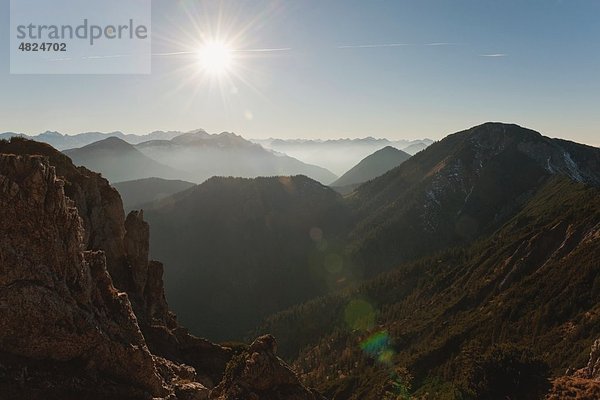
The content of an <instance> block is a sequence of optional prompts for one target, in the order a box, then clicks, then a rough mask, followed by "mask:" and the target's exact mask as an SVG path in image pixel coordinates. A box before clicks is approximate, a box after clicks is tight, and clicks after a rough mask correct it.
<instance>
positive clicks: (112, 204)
mask: <svg viewBox="0 0 600 400" xmlns="http://www.w3.org/2000/svg"><path fill="white" fill-rule="evenodd" d="M0 221H1V224H0V392H2V393H3V394H4V393H6V394H7V397H8V398H15V399H17V398H44V399H48V398H60V399H70V398H98V399H101V398H115V397H116V398H125V399H127V398H150V397H158V398H169V399H188V398H189V399H201V398H207V397H208V395H209V391H210V388H212V387H214V386H215V385H216V384H217V383H218V382H219V381H220V380H221V378H222V376H223V372H224V370H225V366H226V364H227V363H228V361H229V360H230V359H231V357H232V356H233V353H234V352H233V351H232V350H231V349H229V348H225V347H221V346H218V345H215V344H213V343H210V342H208V341H206V340H203V339H200V338H196V337H194V336H192V335H190V334H189V333H188V332H187V330H186V329H185V328H183V327H181V326H179V325H178V323H177V321H176V318H175V316H174V315H173V314H172V313H170V312H169V310H168V306H167V302H166V299H165V296H164V291H163V283H162V273H163V266H162V264H161V263H159V262H157V261H152V260H149V259H148V247H149V245H148V239H149V238H148V236H149V228H148V224H147V223H146V222H144V220H143V213H142V212H132V213H130V214H129V215H128V216H127V218H125V216H124V213H123V206H122V204H121V200H120V196H119V194H118V193H117V192H116V191H115V190H114V189H113V188H111V187H110V185H109V184H108V182H107V181H106V180H105V179H103V178H102V177H101V176H100V175H99V174H95V173H93V172H90V171H88V170H86V169H85V168H76V167H74V166H73V165H72V163H71V162H70V160H69V159H68V158H67V157H66V156H64V155H62V154H61V153H59V152H58V151H56V150H54V149H53V148H51V147H50V146H48V145H44V144H40V143H36V142H32V141H27V140H23V139H12V140H11V141H10V142H6V141H0ZM188 365H189V366H188ZM278 368H280V366H278V365H274V369H275V371H277V369H278ZM221 387H222V386H221ZM223 398H224V399H228V398H230V397H227V396H226V397H223ZM275 398H286V397H275Z"/></svg>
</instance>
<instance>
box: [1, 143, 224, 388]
mask: <svg viewBox="0 0 600 400" xmlns="http://www.w3.org/2000/svg"><path fill="white" fill-rule="evenodd" d="M1 153H8V154H15V155H30V154H37V155H42V156H45V157H47V158H48V162H49V165H51V166H53V167H54V169H55V171H56V175H57V176H58V177H60V178H61V179H62V181H63V188H64V193H65V195H66V197H68V199H70V200H72V204H73V206H74V207H75V208H76V212H77V213H78V214H79V216H80V217H81V222H82V226H83V229H82V236H83V249H84V250H90V251H103V253H104V256H105V258H106V267H107V270H108V273H109V275H110V277H111V278H112V281H113V284H114V286H115V288H117V290H119V291H121V292H125V293H127V295H128V297H129V300H130V301H131V305H132V307H133V311H134V313H135V315H136V318H137V320H138V323H139V327H140V328H141V331H142V334H143V335H144V336H145V338H146V342H147V344H148V347H149V348H150V350H151V351H152V352H153V353H154V354H157V355H160V356H163V357H166V358H169V359H171V360H173V361H176V362H180V363H182V362H185V363H186V364H189V365H191V366H193V367H194V368H196V370H197V372H198V374H200V375H202V376H204V377H205V379H206V378H207V379H206V380H207V381H208V382H210V381H212V382H218V381H219V379H220V377H221V376H222V374H223V371H224V369H225V365H226V364H227V362H228V361H229V359H230V358H231V356H232V353H231V351H230V350H229V349H227V348H223V347H221V346H217V345H214V344H212V343H210V342H208V341H206V340H203V339H199V338H196V337H194V336H192V335H190V334H189V333H188V332H187V330H185V329H183V328H181V327H180V326H179V325H178V324H177V321H176V318H175V315H174V314H172V313H170V312H169V311H168V305H167V302H166V299H165V295H164V289H163V279H162V276H163V266H162V264H161V263H159V262H157V261H151V260H149V259H148V250H149V227H148V224H147V223H146V222H145V221H144V220H143V213H142V212H132V213H130V214H129V215H128V216H127V218H125V214H124V211H123V204H122V202H121V197H120V195H119V193H118V192H117V191H116V190H115V189H114V188H113V187H111V186H110V184H109V182H108V181H107V180H106V179H104V178H103V177H102V176H101V175H100V174H98V173H95V172H92V171H89V170H87V169H86V168H84V167H75V166H74V165H73V163H72V162H71V160H70V159H69V158H68V157H67V156H65V155H64V154H62V153H60V152H59V151H57V150H56V149H54V148H52V147H51V146H50V145H47V144H45V143H38V142H35V141H31V140H26V139H21V138H12V139H11V140H10V141H0V154H1ZM207 360H210V361H207Z"/></svg>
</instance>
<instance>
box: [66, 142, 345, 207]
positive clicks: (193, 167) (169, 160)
mask: <svg viewBox="0 0 600 400" xmlns="http://www.w3.org/2000/svg"><path fill="white" fill-rule="evenodd" d="M63 152H64V153H65V154H66V155H68V156H69V157H70V158H71V159H72V160H73V161H74V162H75V163H76V164H77V165H83V166H86V167H88V168H91V169H93V170H95V171H98V172H100V173H102V174H103V175H104V176H105V177H106V178H107V179H108V180H110V181H111V182H121V181H130V180H137V179H144V178H151V177H155V178H162V179H175V180H185V181H190V182H195V183H201V182H203V181H205V180H206V179H208V178H210V177H212V176H237V177H257V176H275V175H289V174H305V175H307V176H310V177H311V178H313V179H316V180H318V181H320V182H324V183H330V182H332V181H333V180H335V179H336V176H335V175H334V174H332V173H331V172H329V171H328V170H326V169H324V168H321V167H318V166H315V165H309V164H305V163H303V162H301V161H298V160H296V159H294V158H292V157H288V156H286V155H282V154H275V153H273V152H271V151H268V150H265V149H264V148H262V147H261V146H259V145H257V144H254V143H251V142H249V141H247V140H245V139H244V138H242V137H241V136H238V135H235V134H233V133H227V132H224V133H221V134H218V135H211V134H208V133H206V132H205V131H202V130H198V131H193V132H188V133H184V134H181V135H178V136H175V137H174V138H172V139H170V140H150V141H146V142H142V143H139V144H137V145H132V144H129V143H127V142H126V141H125V140H123V139H120V138H118V137H109V138H107V139H103V140H100V141H98V142H94V143H92V144H88V145H86V146H83V147H81V148H76V149H67V150H63ZM150 200H151V199H148V201H150Z"/></svg>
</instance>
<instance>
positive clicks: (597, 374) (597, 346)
mask: <svg viewBox="0 0 600 400" xmlns="http://www.w3.org/2000/svg"><path fill="white" fill-rule="evenodd" d="M578 372H579V375H580V376H582V377H583V378H587V379H594V380H596V381H598V382H600V339H597V340H596V341H595V342H594V344H593V345H592V350H591V351H590V360H589V361H588V365H587V366H586V367H585V368H583V369H582V370H580V371H578Z"/></svg>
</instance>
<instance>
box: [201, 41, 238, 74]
mask: <svg viewBox="0 0 600 400" xmlns="http://www.w3.org/2000/svg"><path fill="white" fill-rule="evenodd" d="M197 56H198V67H199V68H200V69H201V70H202V71H203V72H205V73H207V74H209V75H213V76H220V75H224V74H226V73H227V72H229V71H230V70H231V67H232V64H233V49H232V48H231V47H230V46H229V45H228V44H227V43H225V42H220V41H211V42H207V43H204V44H203V45H202V46H201V47H200V48H199V49H198V52H197Z"/></svg>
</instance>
